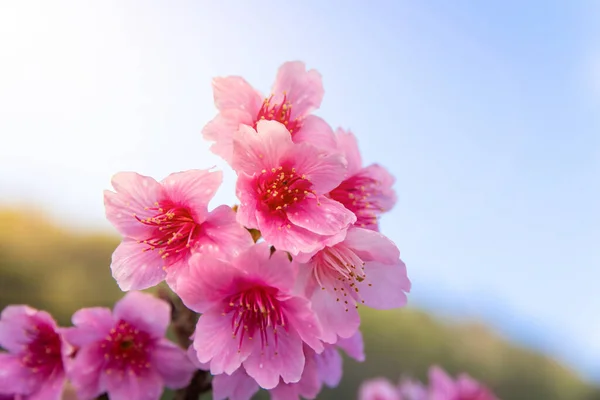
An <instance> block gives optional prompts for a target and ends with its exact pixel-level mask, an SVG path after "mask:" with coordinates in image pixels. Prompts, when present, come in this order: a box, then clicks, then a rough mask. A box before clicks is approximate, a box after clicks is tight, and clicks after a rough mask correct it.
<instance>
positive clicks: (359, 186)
mask: <svg viewBox="0 0 600 400" xmlns="http://www.w3.org/2000/svg"><path fill="white" fill-rule="evenodd" d="M379 186H380V182H379V181H377V180H375V179H373V178H371V177H369V176H365V175H361V174H360V173H358V174H356V175H353V176H351V177H350V178H348V179H346V180H345V181H343V182H342V183H341V184H340V185H339V186H338V187H337V188H335V189H333V190H332V191H331V192H330V193H329V196H330V197H331V198H332V199H333V200H335V201H338V202H340V203H342V204H343V205H344V207H346V208H347V209H348V210H350V211H352V212H353V213H354V214H355V215H356V225H358V226H361V227H366V226H369V225H377V215H378V213H380V212H382V211H383V208H382V207H381V205H380V204H379V203H378V201H377V196H378V195H379V192H380V189H379Z"/></svg>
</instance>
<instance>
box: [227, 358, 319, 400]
mask: <svg viewBox="0 0 600 400" xmlns="http://www.w3.org/2000/svg"><path fill="white" fill-rule="evenodd" d="M304 355H305V357H306V364H305V365H304V371H302V377H301V378H300V380H299V381H298V382H296V383H285V382H283V381H280V382H279V384H278V385H277V386H276V387H275V388H273V389H271V390H269V393H270V394H271V400H300V398H304V399H314V398H316V397H317V395H318V394H319V392H320V391H321V386H322V383H321V379H320V377H319V370H318V367H317V361H316V356H317V355H316V354H315V352H314V350H312V349H311V348H309V347H307V346H305V349H304ZM232 400H233V399H232Z"/></svg>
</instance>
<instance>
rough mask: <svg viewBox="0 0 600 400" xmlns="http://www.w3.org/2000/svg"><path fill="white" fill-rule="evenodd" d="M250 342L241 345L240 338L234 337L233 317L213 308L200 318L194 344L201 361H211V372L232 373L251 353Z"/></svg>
mask: <svg viewBox="0 0 600 400" xmlns="http://www.w3.org/2000/svg"><path fill="white" fill-rule="evenodd" d="M248 342H249V341H244V342H243V344H242V346H241V347H240V346H239V343H240V342H239V339H236V338H235V337H234V338H233V339H232V329H231V318H227V317H226V316H223V315H221V310H220V309H211V310H209V311H207V312H205V313H204V314H202V315H201V316H200V318H199V319H198V324H197V325H196V334H195V336H194V344H193V346H194V349H195V350H196V353H197V356H198V360H199V361H200V362H202V363H206V362H209V361H210V372H211V374H213V375H217V374H222V373H226V374H232V373H233V372H234V371H235V370H236V369H238V368H239V367H240V365H241V364H242V362H244V360H246V359H247V358H248V355H249V354H250V353H251V351H252V347H251V344H249V343H248Z"/></svg>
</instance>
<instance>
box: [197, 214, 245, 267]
mask: <svg viewBox="0 0 600 400" xmlns="http://www.w3.org/2000/svg"><path fill="white" fill-rule="evenodd" d="M202 233H203V236H202V237H201V238H200V241H199V246H200V247H201V248H202V247H204V246H209V247H211V248H213V250H215V251H220V252H221V253H223V254H228V255H231V256H237V255H239V254H240V253H241V252H242V251H244V250H245V249H247V248H249V247H250V246H252V244H254V241H253V240H252V235H250V232H248V230H247V229H246V228H244V227H243V226H242V225H240V224H239V223H238V222H237V221H236V213H235V211H233V210H232V209H231V207H229V206H226V205H222V206H219V207H217V208H215V209H214V210H213V211H211V212H210V214H209V215H208V217H207V219H206V221H204V223H203V224H202Z"/></svg>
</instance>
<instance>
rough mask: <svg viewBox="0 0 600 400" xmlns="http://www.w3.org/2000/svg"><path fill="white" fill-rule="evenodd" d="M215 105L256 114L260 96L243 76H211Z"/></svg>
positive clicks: (224, 108) (221, 109)
mask: <svg viewBox="0 0 600 400" xmlns="http://www.w3.org/2000/svg"><path fill="white" fill-rule="evenodd" d="M212 87H213V93H214V99H215V106H216V107H217V108H218V109H219V110H220V111H224V110H229V109H237V110H243V111H247V112H249V113H251V114H253V115H257V114H258V110H259V109H260V106H261V104H262V100H263V99H262V96H261V94H260V93H259V92H258V91H256V90H255V89H254V88H253V87H252V86H251V85H250V84H249V83H248V82H247V81H246V80H245V79H244V78H242V77H240V76H227V77H218V78H213V81H212Z"/></svg>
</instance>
